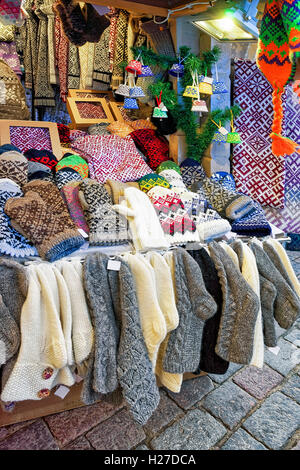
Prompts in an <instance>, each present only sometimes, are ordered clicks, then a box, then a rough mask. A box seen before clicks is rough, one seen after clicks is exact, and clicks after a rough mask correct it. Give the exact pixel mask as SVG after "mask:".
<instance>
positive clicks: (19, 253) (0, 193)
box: [0, 179, 37, 257]
mask: <svg viewBox="0 0 300 470" xmlns="http://www.w3.org/2000/svg"><path fill="white" fill-rule="evenodd" d="M22 195H23V193H22V191H21V189H20V187H19V186H18V185H17V184H16V183H14V182H13V181H11V180H9V179H1V180H0V253H2V254H4V255H9V256H15V257H26V256H37V250H36V248H35V247H34V246H32V244H31V243H30V241H29V240H28V239H27V238H25V237H24V236H23V235H21V234H20V233H19V232H18V231H16V230H15V229H14V228H13V227H12V225H11V221H10V219H9V217H8V216H7V215H6V213H5V212H4V206H5V204H6V201H8V200H9V199H10V198H13V197H20V196H22Z"/></svg>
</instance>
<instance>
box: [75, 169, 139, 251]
mask: <svg viewBox="0 0 300 470" xmlns="http://www.w3.org/2000/svg"><path fill="white" fill-rule="evenodd" d="M79 200H80V203H81V207H82V209H83V212H84V215H85V218H86V221H87V224H88V226H89V229H90V234H89V243H90V245H100V246H101V245H102V246H109V245H119V244H123V243H127V242H128V240H129V238H130V237H129V231H128V228H127V221H126V219H125V218H124V217H123V216H122V215H120V214H118V213H117V212H115V211H114V210H113V208H112V206H113V200H112V198H111V196H110V195H109V193H108V192H107V190H106V189H105V187H104V185H102V184H100V183H98V182H97V181H95V180H92V179H90V178H86V179H85V180H84V181H82V182H81V183H80V186H79Z"/></svg>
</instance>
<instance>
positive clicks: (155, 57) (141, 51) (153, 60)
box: [131, 46, 177, 70]
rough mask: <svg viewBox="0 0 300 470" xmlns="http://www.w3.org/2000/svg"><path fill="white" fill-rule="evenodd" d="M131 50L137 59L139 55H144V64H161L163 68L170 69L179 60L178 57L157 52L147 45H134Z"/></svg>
mask: <svg viewBox="0 0 300 470" xmlns="http://www.w3.org/2000/svg"><path fill="white" fill-rule="evenodd" d="M131 50H132V52H133V54H134V57H135V58H136V59H137V57H138V56H139V55H140V56H141V57H142V59H143V62H144V65H150V66H151V65H159V66H160V67H161V68H162V69H163V70H167V69H169V68H170V67H172V65H173V64H174V62H177V58H176V57H168V56H166V55H159V54H156V53H155V52H154V51H153V49H148V48H147V47H145V46H140V47H132V48H131Z"/></svg>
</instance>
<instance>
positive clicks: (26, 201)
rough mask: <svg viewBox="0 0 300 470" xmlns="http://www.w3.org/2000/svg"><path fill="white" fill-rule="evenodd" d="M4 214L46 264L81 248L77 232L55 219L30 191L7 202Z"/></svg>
mask: <svg viewBox="0 0 300 470" xmlns="http://www.w3.org/2000/svg"><path fill="white" fill-rule="evenodd" d="M5 213H6V214H7V215H8V216H9V217H10V218H11V219H12V220H13V221H15V222H16V223H17V224H18V225H19V226H20V227H21V228H22V231H23V232H24V233H26V235H27V237H28V239H29V240H30V241H31V242H32V243H34V245H35V246H36V248H37V250H38V253H39V255H40V256H41V257H42V258H44V259H46V260H47V261H50V262H52V261H56V260H57V259H59V258H62V257H63V256H67V255H68V254H70V253H73V251H75V250H77V249H79V248H80V247H81V246H82V245H83V244H84V238H83V237H81V235H79V233H78V230H77V229H76V228H73V229H72V228H69V227H68V226H65V225H64V223H63V221H62V220H61V218H60V217H59V216H58V217H57V216H55V215H54V214H53V213H52V212H51V210H49V208H47V205H46V203H45V202H44V201H43V200H42V198H41V197H40V196H39V194H37V193H35V192H33V191H28V192H27V194H26V195H25V196H24V197H23V198H22V197H18V198H11V199H9V200H8V201H7V202H6V204H5Z"/></svg>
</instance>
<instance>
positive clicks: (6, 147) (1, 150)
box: [0, 144, 21, 155]
mask: <svg viewBox="0 0 300 470" xmlns="http://www.w3.org/2000/svg"><path fill="white" fill-rule="evenodd" d="M11 151H15V152H18V153H21V150H20V149H19V148H18V147H16V146H15V145H12V144H4V145H0V155H1V154H2V153H4V152H11Z"/></svg>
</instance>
